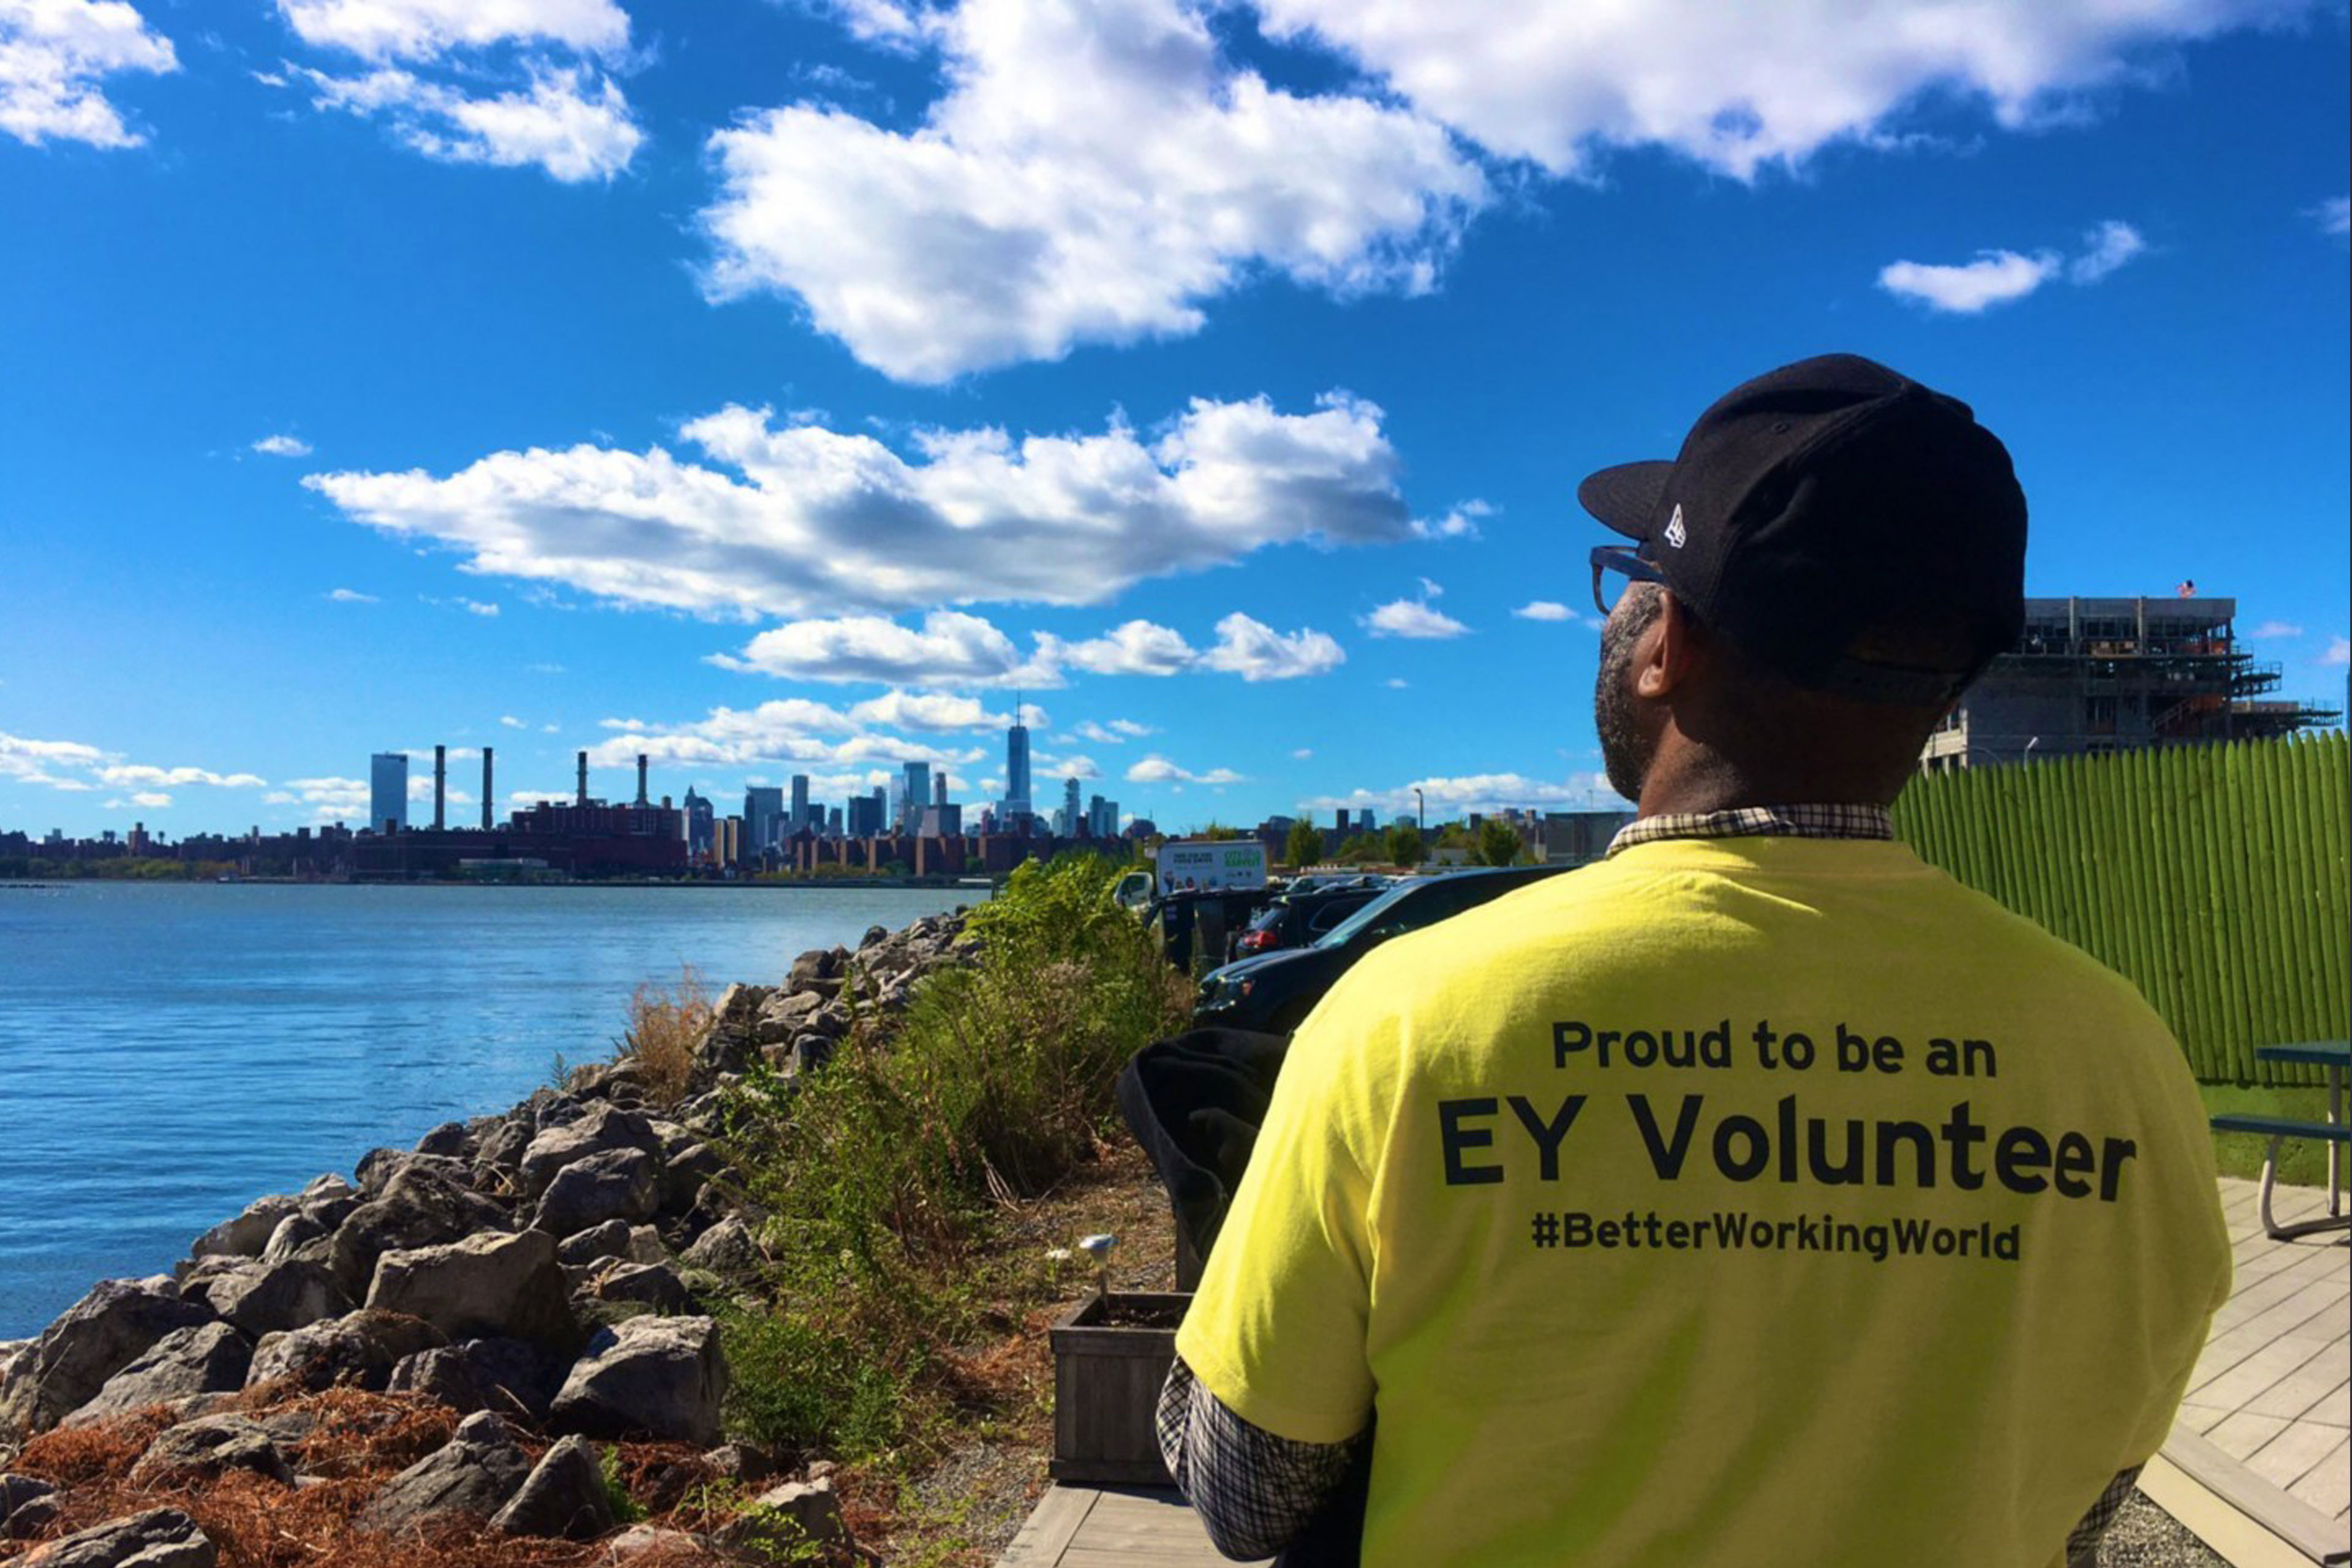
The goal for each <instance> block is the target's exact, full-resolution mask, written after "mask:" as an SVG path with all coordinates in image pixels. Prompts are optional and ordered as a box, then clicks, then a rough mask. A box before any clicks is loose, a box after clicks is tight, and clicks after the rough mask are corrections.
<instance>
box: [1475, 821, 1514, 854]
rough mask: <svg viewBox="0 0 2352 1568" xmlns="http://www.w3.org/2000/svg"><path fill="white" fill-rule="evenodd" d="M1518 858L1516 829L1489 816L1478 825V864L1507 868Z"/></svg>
mask: <svg viewBox="0 0 2352 1568" xmlns="http://www.w3.org/2000/svg"><path fill="white" fill-rule="evenodd" d="M1518 858H1519V835H1518V830H1517V829H1516V828H1514V827H1513V826H1511V825H1510V824H1509V823H1507V822H1505V821H1504V820H1503V819H1502V818H1501V817H1499V816H1490V817H1488V818H1487V819H1486V821H1484V822H1482V823H1480V824H1479V825H1478V848H1477V859H1478V864H1480V865H1481V866H1508V865H1510V864H1511V863H1512V862H1514V861H1516V860H1517V859H1518Z"/></svg>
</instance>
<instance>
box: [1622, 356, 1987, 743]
mask: <svg viewBox="0 0 2352 1568" xmlns="http://www.w3.org/2000/svg"><path fill="white" fill-rule="evenodd" d="M1576 496H1577V500H1580V501H1581V502H1582V503H1583V505H1584V508H1585V510H1587V511H1590V512H1591V514H1592V515H1593V516H1595V517H1597V518H1599V519H1600V520H1601V521H1602V522H1605V523H1607V524H1608V525H1609V526H1610V527H1611V528H1613V529H1615V530H1616V531H1618V532H1620V533H1622V534H1625V535H1627V536H1629V537H1631V538H1633V539H1637V540H1639V541H1641V542H1642V543H1641V546H1640V548H1639V550H1638V551H1637V553H1638V554H1639V556H1640V557H1641V559H1642V560H1643V561H1644V562H1646V563H1649V564H1650V565H1651V566H1652V567H1654V568H1655V569H1656V571H1657V574H1658V576H1659V578H1660V579H1661V580H1662V581H1663V582H1664V584H1665V585H1666V587H1667V588H1669V589H1670V590H1672V592H1673V593H1674V595H1675V598H1677V599H1679V600H1681V601H1682V602H1683V603H1684V604H1685V605H1687V606H1688V607H1689V608H1690V609H1691V610H1692V611H1693V612H1695V613H1696V615H1697V616H1698V618H1699V620H1700V621H1701V622H1702V623H1703V624H1705V625H1706V626H1709V627H1711V628H1714V629H1716V630H1718V631H1720V632H1721V633H1722V634H1723V635H1724V636H1725V637H1727V638H1729V639H1730V640H1731V642H1732V643H1733V644H1734V645H1735V646H1737V647H1738V648H1739V649H1740V650H1741V651H1742V652H1744V653H1746V654H1748V656H1750V657H1751V658H1755V659H1757V660H1758V661H1759V662H1760V663H1762V664H1764V665H1766V666H1768V667H1769V668H1772V669H1774V670H1775V671H1777V672H1778V673H1780V675H1782V676H1784V677H1786V678H1787V679H1790V680H1792V681H1795V682H1796V683H1798V684H1799V685H1802V686H1806V687H1810V688H1812V689H1818V690H1822V691H1828V692H1832V693H1833V694H1836V695H1839V696H1844V697H1851V698H1854V699H1857V700H1864V701H1879V702H1901V703H1916V704H1920V705H1926V704H1929V703H1937V702H1946V701H1949V700H1952V699H1953V698H1956V697H1958V695H1959V693H1960V691H1961V690H1962V689H1964V688H1966V687H1967V685H1968V684H1969V681H1971V680H1973V679H1976V677H1977V676H1978V675H1979V674H1980V673H1982V671H1983V669H1984V668H1985V666H1986V665H1988V664H1990V662H1991V661H1992V658H1993V656H1994V655H1996V654H1999V653H2002V652H2005V651H2007V650H2008V649H2010V648H2011V647H2014V646H2015V645H2016V643H2017V639H2018V637H2019V636H2020V634H2021V632H2022V631H2023V630H2024V626H2025V492H2024V491H2023V490H2022V489H2019V487H2018V483H2017V475H2016V472H2015V471H2014V469H2012V468H2011V465H2010V460H2009V451H2008V448H2006V447H2003V446H2002V445H2001V444H2000V438H1999V437H1996V436H1994V435H1993V433H1992V432H1991V431H1990V430H1987V429H1986V428H1985V427H1984V426H1981V425H1979V424H1978V423H1977V422H1976V415H1975V413H1974V412H1973V411H1972V410H1971V409H1970V408H1969V405H1967V404H1965V403H1962V402H1960V401H1959V400H1958V398H1954V397H1948V396H1946V395H1944V394H1942V393H1940V392H1936V391H1933V390H1931V389H1930V388H1928V387H1926V386H1922V385H1921V384H1919V383H1917V382H1916V381H1913V380H1911V379H1910V378H1909V377H1907V376H1905V375H1901V374H1896V373H1895V372H1894V371H1892V370H1889V369H1887V368H1886V367H1885V365H1883V364H1879V363H1875V362H1874V361H1871V360H1867V359H1864V358H1862V357H1861V356H1860V355H1858V354H1824V355H1822V356H1821V357H1819V358H1816V359H1808V360H1800V361H1799V362H1797V363H1795V364H1790V365H1783V366H1781V367H1780V369H1779V370H1775V371H1771V372H1769V373H1767V374H1763V375H1759V376H1758V377H1757V378H1756V379H1755V380H1753V381H1750V382H1748V383H1745V384H1742V385H1739V386H1737V387H1734V388H1733V389H1732V390H1731V391H1730V392H1728V393H1727V394H1726V395H1724V396H1723V397H1722V398H1721V399H1720V400H1718V401H1717V403H1716V405H1714V406H1713V407H1711V408H1709V409H1708V410H1707V411H1706V413H1704V414H1702V415H1700V416H1699V417H1698V423H1696V425H1693V426H1691V430H1690V434H1689V436H1687V437H1685V438H1684V441H1683V449H1682V455H1681V456H1680V457H1678V458H1675V460H1674V461H1673V462H1671V463H1668V462H1646V463H1622V464H1620V465H1618V466H1617V467H1615V468H1603V469H1601V471H1600V472H1599V473H1596V474H1594V475H1592V476H1591V478H1590V479H1586V480H1585V481H1584V482H1583V483H1582V484H1581V485H1579V486H1578V487H1577V490H1576Z"/></svg>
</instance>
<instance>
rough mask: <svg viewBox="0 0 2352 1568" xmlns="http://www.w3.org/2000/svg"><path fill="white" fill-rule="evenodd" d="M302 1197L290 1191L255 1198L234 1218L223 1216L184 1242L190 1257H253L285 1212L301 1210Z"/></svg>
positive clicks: (294, 1212)
mask: <svg viewBox="0 0 2352 1568" xmlns="http://www.w3.org/2000/svg"><path fill="white" fill-rule="evenodd" d="M301 1208H302V1200H301V1199H300V1198H299V1197H296V1196H294V1195H293V1194H290V1193H273V1194H270V1195H269V1196H268V1197H266V1198H257V1199H255V1200H254V1201H253V1203H252V1204H250V1205H247V1208H246V1211H245V1212H244V1213H243V1214H241V1215H237V1216H236V1218H235V1219H225V1220H223V1221H221V1222H220V1224H218V1225H216V1226H213V1227H212V1229H210V1230H208V1231H206V1232H205V1233H204V1235H202V1236H200V1237H196V1239H195V1240H194V1241H192V1242H190V1243H189V1244H188V1255H189V1256H190V1257H192V1258H214V1257H226V1258H257V1257H258V1256H260V1253H261V1249H262V1247H264V1246H265V1245H266V1244H267V1243H268V1240H269V1233H270V1232H271V1231H274V1230H276V1229H277V1228H278V1222H279V1221H281V1220H283V1219H284V1218H285V1217H286V1216H287V1215H290V1214H299V1212H301Z"/></svg>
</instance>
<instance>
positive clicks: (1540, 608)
mask: <svg viewBox="0 0 2352 1568" xmlns="http://www.w3.org/2000/svg"><path fill="white" fill-rule="evenodd" d="M1511 614H1513V615H1515V616H1518V617H1519V619H1521V620H1523V621H1572V620H1574V619H1575V618H1576V616H1575V615H1574V613H1573V612H1571V611H1570V609H1569V607H1568V606H1567V605H1562V604H1559V603H1557V602H1555V601H1553V600H1550V599H1530V600H1528V602H1527V603H1526V604H1524V605H1520V606H1519V607H1518V608H1517V609H1516V610H1513V611H1512V612H1511Z"/></svg>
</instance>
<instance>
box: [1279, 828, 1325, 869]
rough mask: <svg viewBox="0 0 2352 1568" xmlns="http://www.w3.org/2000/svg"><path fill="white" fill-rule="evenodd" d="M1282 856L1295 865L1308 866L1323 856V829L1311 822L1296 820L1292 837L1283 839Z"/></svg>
mask: <svg viewBox="0 0 2352 1568" xmlns="http://www.w3.org/2000/svg"><path fill="white" fill-rule="evenodd" d="M1282 858H1284V859H1285V860H1286V861H1288V862H1289V863H1290V864H1291V865H1293V866H1307V865H1311V864H1313V863H1314V862H1315V861H1318V860H1320V859H1321V858H1323V830H1322V829H1321V828H1319V827H1318V826H1315V825H1314V824H1313V823H1311V822H1294V823H1292V824H1291V825H1290V837H1287V838H1286V839H1284V840H1283V844H1282Z"/></svg>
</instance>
